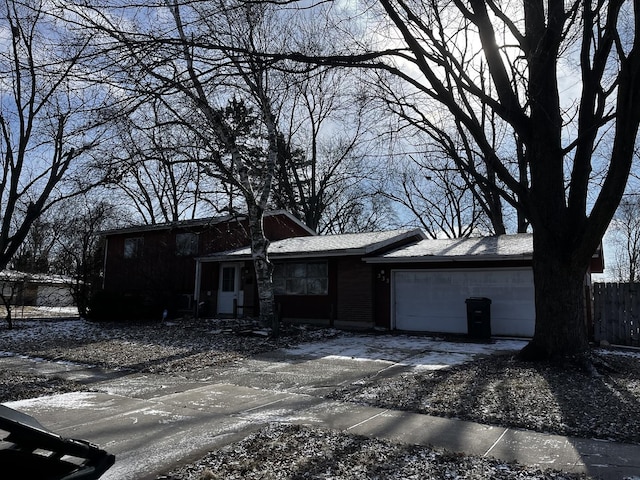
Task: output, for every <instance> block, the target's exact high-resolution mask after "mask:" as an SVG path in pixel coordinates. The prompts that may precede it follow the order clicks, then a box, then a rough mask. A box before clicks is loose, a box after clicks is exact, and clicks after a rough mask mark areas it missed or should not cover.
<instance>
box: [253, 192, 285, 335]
mask: <svg viewBox="0 0 640 480" xmlns="http://www.w3.org/2000/svg"><path fill="white" fill-rule="evenodd" d="M248 210H249V231H250V236H251V252H252V257H253V266H254V269H255V273H256V286H257V288H258V302H259V308H260V322H261V323H262V324H264V325H271V328H272V335H273V336H274V337H276V338H277V337H278V335H279V321H278V318H277V317H276V315H275V309H274V303H275V302H274V296H273V282H272V279H271V277H272V274H273V264H272V263H271V261H270V260H269V255H268V252H267V249H268V247H269V240H268V239H267V237H265V234H264V211H263V209H262V208H260V207H259V206H257V205H255V204H253V205H249V208H248Z"/></svg>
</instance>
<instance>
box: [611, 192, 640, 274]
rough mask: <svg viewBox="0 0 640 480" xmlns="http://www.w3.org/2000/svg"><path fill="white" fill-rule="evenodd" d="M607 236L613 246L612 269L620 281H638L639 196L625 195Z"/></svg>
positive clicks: (639, 251)
mask: <svg viewBox="0 0 640 480" xmlns="http://www.w3.org/2000/svg"><path fill="white" fill-rule="evenodd" d="M609 238H610V239H611V242H612V244H613V246H614V247H615V258H614V259H613V265H612V269H613V271H614V275H615V278H616V280H618V281H620V282H640V198H639V197H637V196H635V195H633V196H629V197H626V198H625V199H624V200H623V201H622V202H621V203H620V206H619V207H618V211H617V212H616V215H615V216H614V218H613V221H612V224H611V227H610V235H609Z"/></svg>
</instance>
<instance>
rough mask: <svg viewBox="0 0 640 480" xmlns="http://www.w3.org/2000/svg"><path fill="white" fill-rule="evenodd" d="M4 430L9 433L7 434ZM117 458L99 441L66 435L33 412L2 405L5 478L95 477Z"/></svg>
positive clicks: (0, 457) (0, 453)
mask: <svg viewBox="0 0 640 480" xmlns="http://www.w3.org/2000/svg"><path fill="white" fill-rule="evenodd" d="M4 432H6V433H8V435H6V436H4V435H3V434H4ZM114 462H115V456H114V455H111V454H109V453H107V452H105V451H104V450H101V449H100V448H98V447H97V446H96V445H93V444H91V443H89V442H85V441H84V440H75V439H72V438H64V437H62V436H60V435H58V434H57V433H54V432H52V431H50V430H47V429H46V428H45V427H43V426H42V425H40V423H39V422H38V421H37V420H36V419H35V418H33V417H32V416H30V415H27V414H26V413H22V412H19V411H17V410H14V409H12V408H9V407H7V406H5V405H0V468H1V469H2V472H3V473H2V474H0V477H2V478H3V479H4V478H6V479H23V478H24V479H31V478H33V479H38V480H94V479H97V478H100V477H101V476H102V474H103V473H104V472H106V471H107V470H108V469H109V468H110V467H111V466H112V465H113V463H114Z"/></svg>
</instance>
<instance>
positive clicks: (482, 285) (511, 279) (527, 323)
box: [393, 269, 535, 336]
mask: <svg viewBox="0 0 640 480" xmlns="http://www.w3.org/2000/svg"><path fill="white" fill-rule="evenodd" d="M393 286H394V319H395V328H396V329H398V330H412V331H433V332H444V333H467V317H466V315H467V314H466V304H465V300H466V299H467V298H470V297H487V298H490V299H491V300H492V304H491V327H492V333H493V334H495V335H517V336H532V335H533V326H534V319H535V306H534V296H533V274H532V272H531V270H530V269H502V270H500V269H496V270H465V271H460V270H440V271H434V270H413V271H410V270H404V271H402V270H400V271H395V272H394V283H393Z"/></svg>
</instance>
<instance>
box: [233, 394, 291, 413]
mask: <svg viewBox="0 0 640 480" xmlns="http://www.w3.org/2000/svg"><path fill="white" fill-rule="evenodd" d="M284 400H287V397H284V398H279V399H278V400H274V401H273V402H268V403H264V404H262V405H258V406H257V407H252V408H249V409H247V410H243V411H242V413H247V412H253V411H254V410H259V409H261V408H264V407H268V406H270V405H274V404H276V403H280V402H282V401H284Z"/></svg>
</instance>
